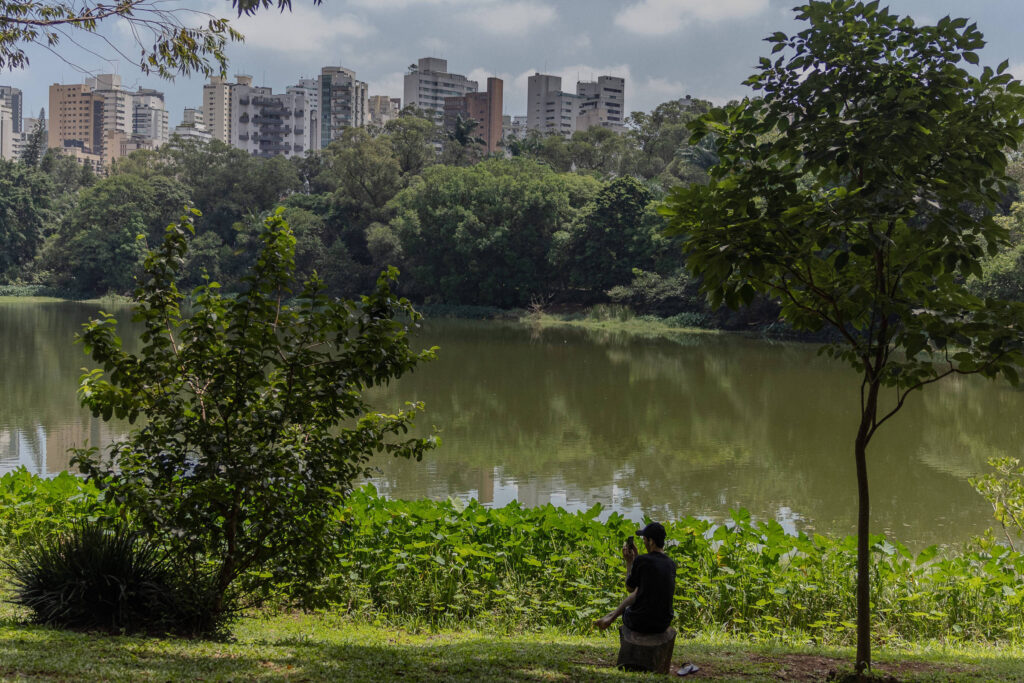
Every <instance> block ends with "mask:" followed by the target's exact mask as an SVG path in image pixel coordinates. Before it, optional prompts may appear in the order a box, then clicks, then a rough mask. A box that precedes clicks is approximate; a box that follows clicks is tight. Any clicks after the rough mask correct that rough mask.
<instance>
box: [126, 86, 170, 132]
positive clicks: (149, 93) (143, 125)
mask: <svg viewBox="0 0 1024 683" xmlns="http://www.w3.org/2000/svg"><path fill="white" fill-rule="evenodd" d="M132 133H133V134H135V135H138V136H141V137H144V138H147V139H149V140H152V141H153V144H155V145H157V146H159V145H162V144H164V143H166V142H167V141H168V140H170V138H171V132H170V121H169V117H168V114H167V109H166V107H165V106H164V94H163V93H162V92H160V91H159V90H150V89H148V88H140V89H139V91H138V92H137V93H134V94H133V95H132Z"/></svg>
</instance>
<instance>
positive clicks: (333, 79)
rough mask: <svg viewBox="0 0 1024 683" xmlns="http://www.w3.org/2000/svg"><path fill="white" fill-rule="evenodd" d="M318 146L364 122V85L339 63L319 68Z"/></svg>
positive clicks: (365, 92) (353, 73)
mask: <svg viewBox="0 0 1024 683" xmlns="http://www.w3.org/2000/svg"><path fill="white" fill-rule="evenodd" d="M319 85H320V131H319V132H320V147H321V148H324V147H327V145H329V144H331V140H336V139H338V138H340V137H341V134H342V133H343V132H344V130H345V129H346V128H350V127H351V128H360V127H362V126H365V125H366V121H367V110H368V106H367V86H366V83H364V82H363V81H360V80H356V72H355V71H352V70H351V69H346V68H344V67H341V66H325V67H324V68H323V69H321V70H320V79H319Z"/></svg>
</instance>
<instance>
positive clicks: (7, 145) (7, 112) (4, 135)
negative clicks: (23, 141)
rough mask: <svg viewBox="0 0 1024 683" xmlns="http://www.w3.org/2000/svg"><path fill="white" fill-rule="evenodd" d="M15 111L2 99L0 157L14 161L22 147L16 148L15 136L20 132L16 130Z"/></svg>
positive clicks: (0, 109)
mask: <svg viewBox="0 0 1024 683" xmlns="http://www.w3.org/2000/svg"><path fill="white" fill-rule="evenodd" d="M13 114H14V112H13V110H12V108H11V107H10V106H9V105H8V104H7V103H6V102H4V101H3V100H0V159H6V160H8V161H13V160H14V159H16V158H17V157H18V153H20V151H21V150H20V149H18V150H15V138H20V137H21V136H20V134H15V132H14V115H13Z"/></svg>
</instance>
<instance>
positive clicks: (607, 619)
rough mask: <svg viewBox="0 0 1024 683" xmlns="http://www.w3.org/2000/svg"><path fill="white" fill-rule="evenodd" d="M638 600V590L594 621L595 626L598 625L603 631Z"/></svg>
mask: <svg viewBox="0 0 1024 683" xmlns="http://www.w3.org/2000/svg"><path fill="white" fill-rule="evenodd" d="M634 602H636V590H634V591H633V592H632V593H630V594H629V595H627V596H626V599H625V600H623V601H622V602H620V603H619V606H618V607H616V608H615V609H614V610H612V611H611V612H609V613H608V614H606V615H604V616H603V617H601V618H600V619H598V620H597V621H595V622H594V626H596V627H598V628H599V629H601V630H602V631H603V630H605V629H606V628H608V627H609V626H611V625H612V624H613V623H614V622H615V620H616V619H618V618H619V617H621V616H622V614H623V612H625V611H626V608H627V607H629V606H630V605H632V604H633V603H634Z"/></svg>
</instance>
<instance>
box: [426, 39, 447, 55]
mask: <svg viewBox="0 0 1024 683" xmlns="http://www.w3.org/2000/svg"><path fill="white" fill-rule="evenodd" d="M420 47H422V48H423V49H424V50H426V51H427V52H428V53H429V54H432V55H443V54H444V53H445V52H446V51H447V50H448V43H446V42H445V41H443V40H441V39H440V38H424V39H423V40H421V41H420Z"/></svg>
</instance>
